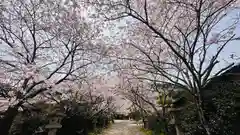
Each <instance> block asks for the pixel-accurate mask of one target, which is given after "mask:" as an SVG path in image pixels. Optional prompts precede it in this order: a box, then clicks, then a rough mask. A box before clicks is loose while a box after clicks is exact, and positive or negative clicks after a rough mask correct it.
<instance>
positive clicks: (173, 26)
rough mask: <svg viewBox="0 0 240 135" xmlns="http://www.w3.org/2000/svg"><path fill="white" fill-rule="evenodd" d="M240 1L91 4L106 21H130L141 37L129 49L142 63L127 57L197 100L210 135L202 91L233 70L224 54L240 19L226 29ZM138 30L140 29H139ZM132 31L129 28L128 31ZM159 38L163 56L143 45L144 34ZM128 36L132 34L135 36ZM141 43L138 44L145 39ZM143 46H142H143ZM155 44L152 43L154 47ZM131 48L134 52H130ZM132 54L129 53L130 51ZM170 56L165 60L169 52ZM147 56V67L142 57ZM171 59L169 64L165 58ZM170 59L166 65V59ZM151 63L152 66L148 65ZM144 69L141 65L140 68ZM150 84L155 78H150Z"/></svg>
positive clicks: (139, 0) (126, 0)
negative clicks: (180, 87) (223, 56)
mask: <svg viewBox="0 0 240 135" xmlns="http://www.w3.org/2000/svg"><path fill="white" fill-rule="evenodd" d="M236 2H237V1H236V0H218V1H214V0H194V1H192V0H191V1H188V0H187V1H186V0H160V1H159V0H114V1H95V0H92V1H89V3H91V4H93V5H95V6H96V8H97V9H98V11H99V12H100V13H101V14H102V15H103V16H104V17H105V18H106V20H108V21H109V20H110V21H111V20H121V19H122V18H125V19H126V18H128V21H129V22H131V24H133V25H128V26H130V27H131V28H130V29H132V28H135V29H133V30H135V31H131V30H130V32H129V31H127V32H126V33H128V32H129V33H130V35H131V34H133V35H134V34H135V39H134V38H133V39H132V38H131V36H128V39H127V40H126V39H124V41H123V42H124V44H125V45H126V44H127V45H129V46H132V47H133V48H135V51H137V52H140V53H137V54H136V53H135V52H133V51H132V50H131V53H133V55H138V56H139V57H140V59H137V60H136V59H132V58H131V57H130V58H124V59H125V61H126V60H127V59H130V60H133V61H135V62H136V61H138V62H139V60H141V65H144V66H143V67H145V66H146V65H147V66H150V67H152V68H141V66H140V68H139V67H138V68H135V69H136V70H137V71H145V72H150V73H153V74H154V75H155V76H160V78H159V77H157V78H156V79H155V77H154V79H152V78H151V77H150V79H152V80H153V82H155V81H158V82H168V83H169V82H170V83H174V84H177V85H181V86H183V87H184V88H185V90H186V91H188V92H190V93H191V94H192V95H193V96H194V97H195V105H196V108H197V110H198V116H199V120H200V123H201V126H202V128H203V129H204V130H205V133H206V134H208V135H210V134H211V133H210V130H209V126H208V122H207V120H206V118H205V116H204V111H203V109H202V102H203V101H202V96H203V95H202V93H201V91H202V89H204V87H205V86H206V84H207V83H208V82H209V81H210V80H211V78H213V77H215V76H217V75H220V74H221V73H223V72H224V71H226V70H227V69H229V68H231V67H232V66H233V65H234V63H230V64H228V65H226V66H225V67H223V68H220V69H219V68H217V65H223V64H222V62H223V61H220V55H221V54H222V52H223V51H224V49H225V48H226V46H227V45H228V44H229V43H230V42H231V41H233V40H238V39H239V37H238V36H237V35H236V33H235V29H236V27H237V25H238V24H239V16H238V15H236V17H233V18H231V21H229V22H228V24H227V25H224V26H223V25H221V24H222V22H223V21H224V20H226V19H228V20H230V19H229V16H228V13H229V12H231V11H233V10H235V11H236V8H237V7H236V5H237V3H236ZM136 28H137V29H136ZM127 30H128V29H127ZM139 31H141V32H142V34H143V33H147V35H144V37H145V38H148V39H146V40H144V41H148V40H149V37H150V39H151V38H155V39H156V40H155V41H156V46H153V49H156V48H160V47H162V48H161V49H163V50H158V51H157V52H154V51H151V50H152V48H148V45H149V44H148V43H147V44H146V43H145V42H143V43H142V39H143V37H141V36H142V34H140V35H139ZM129 33H128V34H129ZM139 39H140V41H139V42H138V41H136V40H139ZM141 43H142V44H141ZM151 44H152V43H151ZM125 49H128V48H126V47H125ZM128 50H129V49H128ZM165 52H166V53H167V55H162V54H163V53H165ZM139 54H141V55H139ZM141 57H144V59H143V61H144V62H142V58H141ZM164 57H167V60H165V59H164ZM163 59H164V60H163ZM145 61H148V62H147V63H146V62H145ZM137 66H139V65H135V67H137ZM145 78H146V79H148V80H149V77H148V76H147V77H145Z"/></svg>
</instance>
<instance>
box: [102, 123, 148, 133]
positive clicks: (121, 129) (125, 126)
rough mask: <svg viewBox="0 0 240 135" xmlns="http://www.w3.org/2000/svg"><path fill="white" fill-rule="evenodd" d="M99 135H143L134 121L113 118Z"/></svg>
mask: <svg viewBox="0 0 240 135" xmlns="http://www.w3.org/2000/svg"><path fill="white" fill-rule="evenodd" d="M101 135H143V134H142V133H141V132H140V131H139V126H138V125H136V124H135V123H134V121H129V120H115V121H114V124H112V125H111V126H110V127H109V128H108V129H106V130H105V131H104V132H103V133H102V134H101Z"/></svg>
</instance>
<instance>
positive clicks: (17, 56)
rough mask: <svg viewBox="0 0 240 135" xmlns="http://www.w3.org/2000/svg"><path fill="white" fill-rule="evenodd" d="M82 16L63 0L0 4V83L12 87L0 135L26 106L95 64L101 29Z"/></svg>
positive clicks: (77, 7)
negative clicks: (27, 102) (24, 105)
mask: <svg viewBox="0 0 240 135" xmlns="http://www.w3.org/2000/svg"><path fill="white" fill-rule="evenodd" d="M83 12H84V6H81V7H80V5H79V3H76V2H75V1H68V0H66V1H57V0H6V1H1V2H0V14H1V16H0V44H1V48H0V52H1V56H0V63H1V64H0V72H1V73H0V74H1V76H0V79H1V82H3V83H8V84H11V85H12V86H13V87H14V90H13V91H10V92H9V93H8V96H9V97H11V104H10V106H9V108H8V110H7V111H6V113H5V117H4V119H3V120H2V121H1V124H0V128H1V134H3V135H7V134H8V130H9V128H10V127H11V123H12V121H13V119H14V117H15V116H16V114H17V112H18V109H19V107H20V106H22V105H23V104H24V103H25V102H26V101H28V100H30V99H34V98H35V97H36V96H38V95H39V94H44V93H45V92H48V93H51V92H54V91H55V90H56V89H59V86H61V85H62V84H64V83H67V84H69V82H74V81H75V82H76V81H77V82H79V80H82V79H84V78H85V77H86V76H87V73H88V71H89V70H88V69H90V67H91V69H92V67H93V66H92V65H93V64H94V63H96V62H98V61H99V60H100V59H101V56H100V55H99V53H97V52H98V51H99V49H100V48H102V44H100V39H99V38H98V36H99V33H100V29H101V27H100V26H97V24H94V23H93V21H92V20H89V19H86V14H87V13H85V12H84V13H83ZM56 86H57V87H56Z"/></svg>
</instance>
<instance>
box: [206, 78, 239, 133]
mask: <svg viewBox="0 0 240 135" xmlns="http://www.w3.org/2000/svg"><path fill="white" fill-rule="evenodd" d="M223 77H224V76H223ZM224 78H226V77H224ZM239 93H240V85H239V83H238V82H237V81H226V80H224V81H221V80H218V81H216V80H214V81H213V82H212V83H211V84H209V85H208V86H207V87H206V90H205V91H204V94H203V98H204V111H205V114H206V118H207V120H208V122H209V125H210V129H211V132H212V134H213V135H236V134H240V129H239V128H238V127H239V124H240V121H239V120H240V118H239V116H240V110H239V103H240V100H239V98H240V96H239Z"/></svg>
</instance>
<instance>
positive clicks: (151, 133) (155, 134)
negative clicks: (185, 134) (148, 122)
mask: <svg viewBox="0 0 240 135" xmlns="http://www.w3.org/2000/svg"><path fill="white" fill-rule="evenodd" d="M140 131H141V132H142V133H144V135H164V133H154V132H153V131H152V130H148V129H145V128H140Z"/></svg>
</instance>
